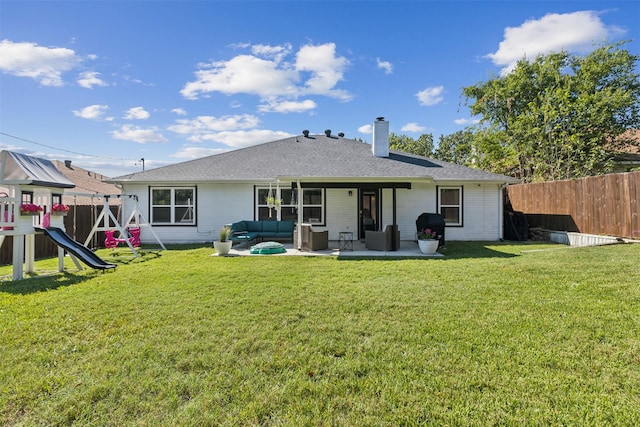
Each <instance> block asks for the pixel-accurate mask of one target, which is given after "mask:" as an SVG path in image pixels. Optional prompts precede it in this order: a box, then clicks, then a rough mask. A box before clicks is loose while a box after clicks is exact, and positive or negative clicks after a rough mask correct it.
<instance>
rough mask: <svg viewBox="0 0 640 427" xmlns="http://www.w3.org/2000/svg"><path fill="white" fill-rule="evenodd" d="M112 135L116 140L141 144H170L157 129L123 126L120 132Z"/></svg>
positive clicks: (116, 131) (117, 131) (114, 132)
mask: <svg viewBox="0 0 640 427" xmlns="http://www.w3.org/2000/svg"><path fill="white" fill-rule="evenodd" d="M111 135H112V136H113V137H114V138H115V139H122V140H125V141H133V142H137V143H139V144H146V143H147V142H169V140H168V139H167V138H165V137H164V136H162V134H161V133H159V132H158V129H157V128H155V127H150V128H146V129H145V128H141V127H138V126H133V125H123V126H122V127H121V128H120V130H114V131H112V132H111Z"/></svg>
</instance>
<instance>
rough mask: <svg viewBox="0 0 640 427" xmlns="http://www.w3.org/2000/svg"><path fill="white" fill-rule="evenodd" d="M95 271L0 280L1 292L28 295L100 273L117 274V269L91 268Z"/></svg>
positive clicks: (53, 273)
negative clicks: (8, 280) (102, 269)
mask: <svg viewBox="0 0 640 427" xmlns="http://www.w3.org/2000/svg"><path fill="white" fill-rule="evenodd" d="M91 271H92V272H93V273H88V274H87V273H81V274H79V272H73V273H72V272H67V271H65V272H62V273H60V272H57V271H56V272H52V273H51V274H45V275H42V276H32V277H27V278H25V279H22V280H16V281H10V282H0V293H7V294H15V295H28V294H34V293H37V292H46V291H52V290H56V289H58V288H63V287H66V286H71V285H75V284H77V283H82V282H84V281H86V280H90V279H91V278H93V277H94V276H95V275H98V274H116V273H115V271H113V270H111V271H100V270H91Z"/></svg>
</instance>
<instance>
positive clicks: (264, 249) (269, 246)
mask: <svg viewBox="0 0 640 427" xmlns="http://www.w3.org/2000/svg"><path fill="white" fill-rule="evenodd" d="M284 252H287V250H286V249H285V248H284V245H283V244H282V243H278V242H262V243H258V244H257V245H253V246H251V249H249V253H250V254H253V255H256V254H259V255H270V254H281V253H284Z"/></svg>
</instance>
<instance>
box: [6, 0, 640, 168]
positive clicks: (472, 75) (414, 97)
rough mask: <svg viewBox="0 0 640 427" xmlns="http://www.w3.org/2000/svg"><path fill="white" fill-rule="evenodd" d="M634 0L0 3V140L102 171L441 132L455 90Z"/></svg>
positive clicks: (587, 30) (630, 32) (618, 16)
mask: <svg viewBox="0 0 640 427" xmlns="http://www.w3.org/2000/svg"><path fill="white" fill-rule="evenodd" d="M638 16H640V2H637V1H634V0H628V1H561V0H557V1H406V2H405V1H386V2H375V1H341V2H340V1H338V2H332V1H295V2H294V1H253V2H251V1H242V0H240V1H233V2H229V1H189V0H183V1H117V0H114V1H91V0H86V1H29V0H27V1H24V0H23V1H17V0H9V1H6V0H0V79H1V80H0V149H8V150H13V151H19V152H23V153H26V154H31V155H36V156H39V157H43V158H51V159H58V160H65V159H69V160H72V161H73V164H76V165H78V166H81V167H84V168H86V169H90V170H94V171H96V172H99V173H102V174H104V175H107V176H118V175H121V174H125V173H129V172H135V171H140V170H142V164H141V162H140V159H141V158H144V159H145V168H146V169H151V168H155V167H159V166H163V165H166V164H170V163H176V162H181V161H185V160H189V159H192V158H197V157H203V156H207V155H211V154H215V153H219V152H223V151H227V150H231V149H236V148H241V147H246V146H249V145H253V144H257V143H262V142H267V141H272V140H276V139H280V138H284V137H288V136H291V135H296V134H301V133H302V130H303V129H308V130H310V131H311V132H312V133H323V132H324V131H325V129H331V130H332V131H333V133H334V134H337V133H339V132H344V133H345V136H346V137H348V138H362V139H363V140H365V141H368V142H369V141H370V140H371V133H370V131H371V124H372V123H373V121H374V119H375V118H376V117H378V116H384V117H385V118H387V119H388V120H389V122H390V130H391V132H394V133H396V134H405V135H409V136H411V137H413V138H417V137H419V136H420V135H421V134H423V133H432V134H433V135H434V139H435V140H436V141H437V140H438V138H439V137H440V135H443V134H444V135H447V134H451V133H453V132H456V131H458V130H461V129H463V128H464V127H465V126H467V125H469V124H471V123H473V122H474V120H477V117H471V116H470V115H469V110H468V108H466V107H465V106H464V105H463V104H461V101H462V99H461V88H462V87H464V86H470V85H473V84H476V83H478V82H481V81H485V80H487V79H489V78H491V77H493V76H496V75H500V74H501V73H507V72H508V71H509V67H510V66H512V65H513V63H514V62H515V61H517V60H518V59H521V58H522V57H523V56H525V55H526V56H527V57H530V58H533V57H535V55H537V54H539V53H548V52H551V51H558V50H561V49H565V50H568V51H571V52H575V53H580V54H586V53H588V52H589V51H590V50H592V49H593V47H594V46H595V45H596V44H598V43H602V42H615V41H619V40H631V42H630V43H629V44H627V45H626V48H627V49H629V50H630V51H631V52H632V53H634V54H640V40H638V39H639V38H640V37H639V33H640V28H638V27H639V25H640V19H638Z"/></svg>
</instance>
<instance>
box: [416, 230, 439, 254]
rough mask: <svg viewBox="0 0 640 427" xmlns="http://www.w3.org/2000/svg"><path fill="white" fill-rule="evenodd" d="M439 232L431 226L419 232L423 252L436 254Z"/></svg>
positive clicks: (419, 241) (419, 244)
mask: <svg viewBox="0 0 640 427" xmlns="http://www.w3.org/2000/svg"><path fill="white" fill-rule="evenodd" d="M439 244H440V241H439V240H438V233H436V232H435V231H433V230H432V229H430V228H425V229H424V230H420V231H419V232H418V246H419V247H420V252H422V253H423V254H435V253H436V251H437V250H438V245H439Z"/></svg>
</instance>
